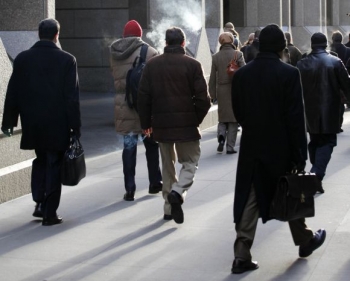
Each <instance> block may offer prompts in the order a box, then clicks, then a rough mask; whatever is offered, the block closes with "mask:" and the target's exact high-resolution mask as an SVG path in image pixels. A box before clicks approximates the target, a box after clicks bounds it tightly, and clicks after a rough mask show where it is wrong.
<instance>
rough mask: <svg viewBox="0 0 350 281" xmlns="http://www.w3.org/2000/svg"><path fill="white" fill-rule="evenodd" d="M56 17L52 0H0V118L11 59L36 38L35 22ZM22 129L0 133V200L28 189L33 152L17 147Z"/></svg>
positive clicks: (28, 46)
mask: <svg viewBox="0 0 350 281" xmlns="http://www.w3.org/2000/svg"><path fill="white" fill-rule="evenodd" d="M47 17H55V1H54V0H30V1H23V0H11V1H8V0H0V69H1V76H0V120H2V114H3V107H4V99H5V94H6V89H7V84H8V81H9V79H10V75H11V73H12V64H11V60H13V59H14V58H15V57H16V56H17V55H18V53H20V52H22V51H24V50H26V49H28V48H30V47H31V46H32V45H33V44H34V43H35V42H36V41H37V40H38V35H37V29H38V23H39V22H40V21H41V20H42V19H44V18H47ZM20 139H21V128H20V126H19V127H17V128H15V132H14V135H13V136H12V137H10V138H9V137H7V136H5V135H4V134H2V133H0V155H1V161H0V203H2V202H5V201H8V200H11V199H14V198H16V197H19V196H22V195H24V194H28V193H29V192H30V173H31V162H32V159H33V157H34V153H33V151H24V150H20V149H19V146H20Z"/></svg>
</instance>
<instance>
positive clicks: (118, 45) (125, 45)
mask: <svg viewBox="0 0 350 281" xmlns="http://www.w3.org/2000/svg"><path fill="white" fill-rule="evenodd" d="M142 44H147V43H145V42H144V41H142V39H141V38H140V37H126V38H121V39H118V40H116V41H114V42H113V43H112V45H111V46H110V52H111V55H112V57H113V59H115V60H125V59H127V58H128V57H130V55H131V54H132V53H133V52H134V51H135V50H136V49H137V48H138V47H140V46H141V45H142Z"/></svg>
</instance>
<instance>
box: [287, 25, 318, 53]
mask: <svg viewBox="0 0 350 281" xmlns="http://www.w3.org/2000/svg"><path fill="white" fill-rule="evenodd" d="M291 32H292V38H293V44H294V45H295V46H296V47H298V48H299V50H300V51H301V53H306V52H310V51H311V35H312V34H313V32H312V31H310V30H308V29H306V28H304V27H292V30H291Z"/></svg>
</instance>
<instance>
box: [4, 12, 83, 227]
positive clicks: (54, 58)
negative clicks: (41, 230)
mask: <svg viewBox="0 0 350 281" xmlns="http://www.w3.org/2000/svg"><path fill="white" fill-rule="evenodd" d="M59 32H60V24H59V22H58V21H56V20H55V19H44V20H42V21H41V22H40V23H39V38H40V41H38V42H36V43H35V44H34V46H33V47H31V48H30V49H29V50H27V51H24V52H22V53H20V54H19V55H18V56H17V57H16V58H15V60H14V63H13V73H12V75H11V78H10V82H9V85H8V89H7V93H6V99H5V106H4V115H3V120H2V127H1V129H2V131H3V132H4V133H5V134H6V135H9V136H10V135H11V134H12V132H13V127H16V126H17V125H18V117H20V118H21V125H22V138H21V144H20V148H21V149H29V150H34V151H35V154H36V158H35V159H34V161H33V165H32V175H31V191H32V197H33V200H34V201H35V202H36V206H35V210H34V213H33V216H34V217H40V218H41V217H42V218H43V221H42V224H43V225H54V224H60V223H62V221H63V220H62V218H61V217H60V216H58V215H57V213H56V211H57V209H58V207H59V204H60V199H61V189H62V184H61V162H62V159H63V155H64V152H65V150H66V149H67V148H68V146H69V140H70V137H71V136H73V135H75V136H76V137H78V138H79V137H80V127H81V120H80V106H79V81H78V73H77V62H76V59H75V57H74V56H72V55H71V54H69V53H67V52H65V51H63V50H61V49H60V48H59V47H58V46H57V45H56V44H57V43H58V38H59Z"/></svg>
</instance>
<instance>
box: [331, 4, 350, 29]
mask: <svg viewBox="0 0 350 281" xmlns="http://www.w3.org/2000/svg"><path fill="white" fill-rule="evenodd" d="M349 13H350V1H339V10H338V11H335V12H334V14H333V17H336V16H338V17H339V25H350V17H349V16H348V14H349Z"/></svg>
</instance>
